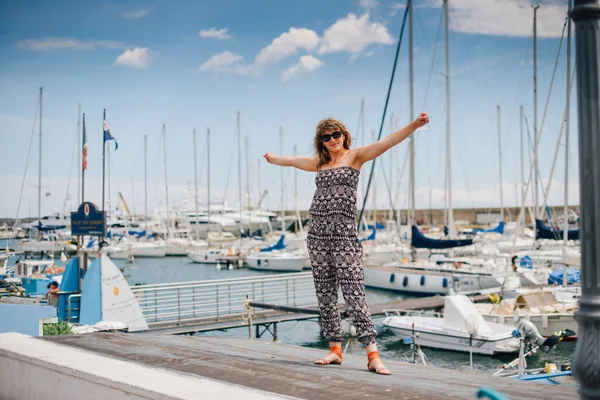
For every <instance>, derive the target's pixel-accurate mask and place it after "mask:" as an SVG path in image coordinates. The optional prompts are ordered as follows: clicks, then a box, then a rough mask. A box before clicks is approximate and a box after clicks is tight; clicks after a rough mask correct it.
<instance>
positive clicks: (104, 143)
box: [100, 109, 106, 244]
mask: <svg viewBox="0 0 600 400" xmlns="http://www.w3.org/2000/svg"><path fill="white" fill-rule="evenodd" d="M105 121H106V109H104V117H103V118H102V215H104V175H105V174H104V172H105V166H106V160H105V156H106V141H105V140H104V122H105ZM103 240H104V236H102V237H101V238H100V244H101V243H102V241H103Z"/></svg>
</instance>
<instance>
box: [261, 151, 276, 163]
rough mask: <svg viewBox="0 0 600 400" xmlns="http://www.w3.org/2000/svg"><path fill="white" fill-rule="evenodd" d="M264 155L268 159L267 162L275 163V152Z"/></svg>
mask: <svg viewBox="0 0 600 400" xmlns="http://www.w3.org/2000/svg"><path fill="white" fill-rule="evenodd" d="M263 157H264V158H265V160H267V162H268V163H269V164H274V163H275V155H274V154H273V153H270V152H266V153H265V154H264V155H263Z"/></svg>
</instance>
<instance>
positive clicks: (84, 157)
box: [81, 114, 116, 170]
mask: <svg viewBox="0 0 600 400" xmlns="http://www.w3.org/2000/svg"><path fill="white" fill-rule="evenodd" d="M104 140H106V139H104ZM115 143H116V142H115ZM87 156H88V144H87V134H86V132H85V114H84V115H83V147H82V149H81V166H82V167H83V170H86V169H87Z"/></svg>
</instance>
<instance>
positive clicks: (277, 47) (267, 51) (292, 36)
mask: <svg viewBox="0 0 600 400" xmlns="http://www.w3.org/2000/svg"><path fill="white" fill-rule="evenodd" d="M319 40H320V39H319V35H317V33H316V32H315V31H313V30H310V29H305V28H290V30H289V31H287V32H284V33H282V34H281V35H279V36H278V37H276V38H275V39H273V41H272V42H271V44H270V45H268V46H267V47H265V48H263V49H262V50H261V51H260V52H259V53H258V55H257V56H256V59H255V60H254V64H255V65H256V66H262V65H267V64H274V63H277V62H279V61H281V60H283V59H284V58H286V57H288V56H291V55H294V54H296V53H297V52H298V50H300V49H303V50H306V51H311V50H314V49H315V48H316V47H317V46H318V45H319Z"/></svg>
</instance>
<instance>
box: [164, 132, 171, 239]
mask: <svg viewBox="0 0 600 400" xmlns="http://www.w3.org/2000/svg"><path fill="white" fill-rule="evenodd" d="M162 134H163V142H164V145H163V153H164V161H165V198H166V201H167V238H168V237H169V236H170V235H169V232H170V222H169V182H168V179H167V132H166V128H165V124H163V126H162Z"/></svg>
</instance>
